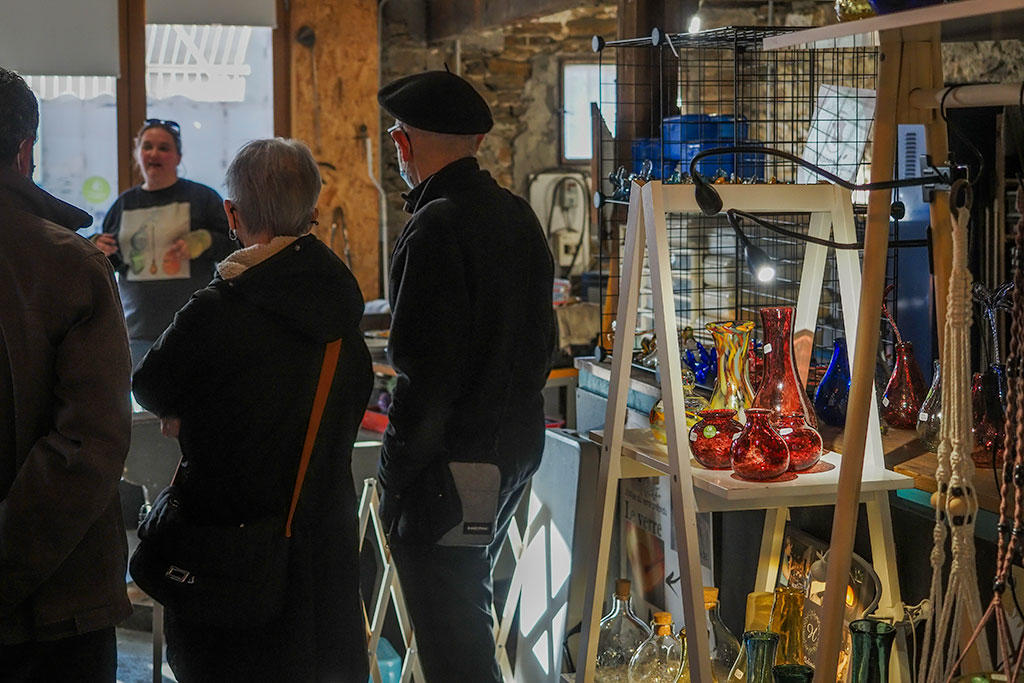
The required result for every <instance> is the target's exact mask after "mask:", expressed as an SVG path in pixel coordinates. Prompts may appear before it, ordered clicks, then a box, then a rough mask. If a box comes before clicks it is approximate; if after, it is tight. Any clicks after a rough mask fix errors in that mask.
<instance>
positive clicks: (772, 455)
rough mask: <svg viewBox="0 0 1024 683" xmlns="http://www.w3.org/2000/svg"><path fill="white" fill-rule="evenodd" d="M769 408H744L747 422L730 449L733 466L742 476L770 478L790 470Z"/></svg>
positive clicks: (786, 454)
mask: <svg viewBox="0 0 1024 683" xmlns="http://www.w3.org/2000/svg"><path fill="white" fill-rule="evenodd" d="M771 417H772V411H770V410H767V409H765V408H750V409H748V410H747V424H745V425H744V426H743V431H742V432H740V434H739V436H738V437H736V439H735V440H734V441H733V442H732V446H731V448H730V451H729V455H730V458H731V459H732V469H733V470H734V471H735V472H736V474H737V475H738V476H739V477H740V478H741V479H751V480H754V481H762V480H764V479H773V478H775V477H778V476H780V475H781V474H783V473H784V472H785V471H786V470H787V469H789V448H788V447H787V446H786V441H785V440H784V439H783V438H782V437H781V436H779V433H778V432H777V431H775V427H773V426H772V423H771Z"/></svg>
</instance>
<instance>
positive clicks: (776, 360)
mask: <svg viewBox="0 0 1024 683" xmlns="http://www.w3.org/2000/svg"><path fill="white" fill-rule="evenodd" d="M761 324H762V326H763V328H762V329H763V330H764V346H763V347H762V348H763V350H764V369H763V370H762V374H763V377H762V378H761V386H760V387H758V390H757V394H756V395H755V396H754V401H753V403H752V404H751V407H753V408H765V409H767V410H771V411H772V412H773V413H774V414H775V415H774V416H775V418H776V419H777V418H779V417H781V416H782V415H787V414H792V413H802V414H803V416H804V420H805V421H806V422H807V424H809V425H810V426H811V427H813V428H815V429H816V428H817V426H818V421H817V419H816V418H815V416H814V410H813V409H812V408H811V402H810V400H809V399H808V398H807V392H806V391H804V388H803V386H802V385H801V384H800V379H799V378H798V377H797V374H796V358H795V357H794V355H793V309H792V308H790V307H789V306H779V307H776V308H762V309H761Z"/></svg>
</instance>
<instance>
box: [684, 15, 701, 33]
mask: <svg viewBox="0 0 1024 683" xmlns="http://www.w3.org/2000/svg"><path fill="white" fill-rule="evenodd" d="M686 31H687V32H688V33H700V15H697V14H694V15H693V16H692V17H690V25H689V26H687V27H686Z"/></svg>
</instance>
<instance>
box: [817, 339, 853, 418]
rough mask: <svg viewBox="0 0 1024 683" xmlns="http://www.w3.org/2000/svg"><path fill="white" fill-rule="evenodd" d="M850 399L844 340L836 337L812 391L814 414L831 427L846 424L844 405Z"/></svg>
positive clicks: (848, 370)
mask: <svg viewBox="0 0 1024 683" xmlns="http://www.w3.org/2000/svg"><path fill="white" fill-rule="evenodd" d="M849 399H850V360H849V358H848V357H847V352H846V340H845V339H844V338H842V337H836V339H835V341H834V342H832V360H830V361H829V363H828V369H827V370H826V371H825V375H824V376H823V377H822V378H821V382H819V383H818V388H817V389H815V391H814V412H815V413H817V414H818V418H819V419H820V420H821V421H822V422H824V423H825V424H827V425H829V426H831V427H841V426H842V425H844V424H845V423H846V403H847V401H848V400H849Z"/></svg>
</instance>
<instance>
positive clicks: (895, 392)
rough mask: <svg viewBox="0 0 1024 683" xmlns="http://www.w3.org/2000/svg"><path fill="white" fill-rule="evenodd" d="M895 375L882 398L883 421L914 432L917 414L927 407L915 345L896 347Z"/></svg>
mask: <svg viewBox="0 0 1024 683" xmlns="http://www.w3.org/2000/svg"><path fill="white" fill-rule="evenodd" d="M893 357H894V359H895V362H894V363H893V366H894V367H893V369H892V375H890V376H889V383H888V384H887V385H886V387H885V394H884V395H883V396H882V417H884V418H885V421H886V422H888V423H889V425H890V426H891V427H897V428H899V429H914V427H916V426H917V414H918V413H919V412H921V404H922V403H924V395H925V386H924V376H923V375H922V374H921V368H919V367H918V365H917V361H916V360H915V359H914V345H913V344H912V343H911V342H908V341H905V342H899V343H897V344H895V345H894V346H893Z"/></svg>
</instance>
